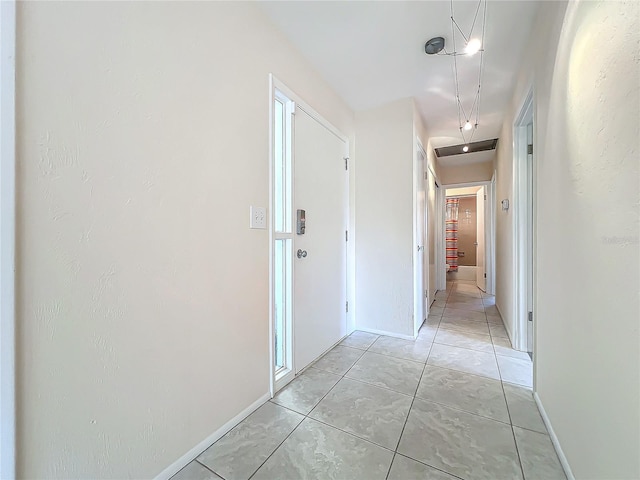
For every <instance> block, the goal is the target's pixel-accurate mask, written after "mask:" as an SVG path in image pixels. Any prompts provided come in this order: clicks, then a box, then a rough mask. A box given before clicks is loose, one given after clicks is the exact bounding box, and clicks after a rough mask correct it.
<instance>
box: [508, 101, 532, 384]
mask: <svg viewBox="0 0 640 480" xmlns="http://www.w3.org/2000/svg"><path fill="white" fill-rule="evenodd" d="M534 105H535V103H534V92H533V88H531V89H530V90H529V92H528V94H527V96H526V97H525V99H524V101H523V103H522V106H521V107H520V110H519V114H518V116H517V117H516V120H515V122H514V124H513V156H514V158H513V200H514V205H513V247H514V248H513V279H514V290H513V319H514V322H513V348H515V349H516V350H520V351H524V352H526V351H527V321H528V319H527V316H528V310H527V288H528V281H527V278H528V273H530V272H528V264H529V260H530V259H529V257H528V252H527V238H528V237H529V235H531V236H532V237H533V238H535V233H536V211H535V205H536V172H535V151H536V148H535V139H536V135H535V125H536V123H535V109H534ZM531 122H533V128H534V135H533V145H534V147H533V171H532V175H533V178H532V184H533V191H532V198H531V200H532V202H533V206H534V215H533V219H532V225H529V224H528V222H527V209H528V208H529V207H530V205H529V204H528V202H527V188H528V187H527V184H528V181H529V178H528V170H527V125H528V124H529V123H531ZM535 248H536V247H535V242H534V244H533V251H532V255H533V258H532V259H531V264H532V265H535V258H536V251H535ZM531 273H532V274H533V285H531V287H532V294H533V307H532V308H533V314H534V316H535V306H536V295H535V290H536V289H535V283H536V272H535V268H533V272H531ZM535 323H536V322H535V320H534V322H533V337H534V338H533V349H534V357H535V348H536V341H535V337H536V328H535ZM534 365H535V364H534ZM534 383H535V372H534Z"/></svg>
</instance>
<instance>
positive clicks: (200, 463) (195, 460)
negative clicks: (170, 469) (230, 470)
mask: <svg viewBox="0 0 640 480" xmlns="http://www.w3.org/2000/svg"><path fill="white" fill-rule="evenodd" d="M192 462H196V463H197V464H198V465H200V466H202V467H204V468H206V469H207V470H209V471H210V472H211V473H213V474H214V475H215V476H216V477H220V478H221V479H222V480H226V478H224V477H223V476H222V475H220V474H218V473H216V472H214V471H213V470H212V469H210V468H209V467H207V466H206V465H205V464H204V463H202V462H201V461H200V460H198V458H197V457H196V458H194V459H193V460H192ZM189 463H191V462H189ZM189 463H187V464H186V465H185V466H184V467H183V468H181V469H180V471H179V472H178V473H180V472H181V471H182V470H184V469H185V468H187V466H188V465H189ZM178 473H176V475H178ZM176 475H174V477H175V476H176ZM171 478H173V477H171ZM169 480H171V479H169Z"/></svg>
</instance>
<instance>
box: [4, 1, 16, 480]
mask: <svg viewBox="0 0 640 480" xmlns="http://www.w3.org/2000/svg"><path fill="white" fill-rule="evenodd" d="M15 53H16V3H15V1H14V0H7V1H2V2H0V425H1V428H0V478H7V479H10V478H15V477H16V389H15V386H16V350H15V348H16V343H15V291H14V288H15V268H16V259H15V235H16V233H15V224H16V204H15V194H16V189H15V172H16V130H15V125H16V122H15V112H16V101H15V92H16V67H15V58H16V57H15Z"/></svg>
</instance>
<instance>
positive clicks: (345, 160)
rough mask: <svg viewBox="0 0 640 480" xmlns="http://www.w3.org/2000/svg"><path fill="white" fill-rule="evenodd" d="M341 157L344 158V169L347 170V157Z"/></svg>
mask: <svg viewBox="0 0 640 480" xmlns="http://www.w3.org/2000/svg"><path fill="white" fill-rule="evenodd" d="M343 158H344V169H345V170H349V157H343Z"/></svg>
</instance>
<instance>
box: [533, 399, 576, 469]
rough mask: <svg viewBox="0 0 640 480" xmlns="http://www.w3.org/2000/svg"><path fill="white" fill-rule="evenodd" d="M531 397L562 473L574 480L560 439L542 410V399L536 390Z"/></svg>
mask: <svg viewBox="0 0 640 480" xmlns="http://www.w3.org/2000/svg"><path fill="white" fill-rule="evenodd" d="M533 398H534V399H535V401H536V405H538V410H540V416H541V417H542V421H543V422H544V424H545V426H546V427H547V431H548V432H549V437H550V438H551V443H552V444H553V448H555V450H556V454H557V455H558V459H559V460H560V464H561V465H562V469H563V470H564V474H565V475H566V476H567V480H575V478H576V477H574V476H573V472H572V471H571V466H570V465H569V461H568V460H567V457H566V456H565V455H564V452H563V451H562V447H561V446H560V441H559V440H558V437H557V436H556V433H555V432H554V431H553V427H552V426H551V421H550V420H549V417H548V416H547V412H546V411H545V410H544V407H543V406H542V401H541V400H540V397H539V396H538V392H533Z"/></svg>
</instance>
